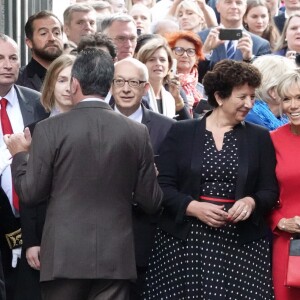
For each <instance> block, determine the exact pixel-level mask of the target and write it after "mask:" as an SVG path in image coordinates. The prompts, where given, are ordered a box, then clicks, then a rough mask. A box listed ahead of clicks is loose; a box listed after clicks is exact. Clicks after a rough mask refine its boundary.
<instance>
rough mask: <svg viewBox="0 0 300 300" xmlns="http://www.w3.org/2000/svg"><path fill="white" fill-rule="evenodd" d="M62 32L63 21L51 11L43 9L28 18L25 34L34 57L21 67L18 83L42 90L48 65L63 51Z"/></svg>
mask: <svg viewBox="0 0 300 300" xmlns="http://www.w3.org/2000/svg"><path fill="white" fill-rule="evenodd" d="M62 33H63V28H62V23H61V22H60V21H59V19H58V18H57V17H56V16H55V15H54V14H53V13H51V12H49V11H45V10H43V11H40V12H38V13H36V14H34V15H32V16H30V17H29V18H28V20H27V22H26V24H25V34H26V44H27V46H28V48H29V49H30V50H31V56H32V58H31V61H30V62H29V63H28V64H27V65H26V66H25V67H22V68H21V69H20V74H19V78H18V81H17V84H18V85H22V86H26V87H28V88H31V89H34V90H36V91H38V92H40V91H41V87H42V84H43V81H44V77H45V74H46V71H47V69H48V67H49V66H50V64H51V63H52V61H53V60H54V59H56V58H57V57H59V56H60V55H61V54H62V53H63V35H62Z"/></svg>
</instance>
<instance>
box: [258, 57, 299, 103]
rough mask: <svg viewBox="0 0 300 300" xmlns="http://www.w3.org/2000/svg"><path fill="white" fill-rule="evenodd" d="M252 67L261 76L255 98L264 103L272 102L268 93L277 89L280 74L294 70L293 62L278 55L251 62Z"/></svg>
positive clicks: (259, 58)
mask: <svg viewBox="0 0 300 300" xmlns="http://www.w3.org/2000/svg"><path fill="white" fill-rule="evenodd" d="M253 65H254V66H255V67H256V68H258V70H259V71H260V73H261V74H262V84H261V86H260V87H258V88H257V89H256V91H255V94H256V97H257V98H258V99H261V100H263V101H265V102H267V103H268V102H271V101H273V98H272V97H271V96H270V94H269V91H270V90H271V89H274V88H276V87H277V85H278V84H279V83H280V80H281V78H280V77H281V76H282V74H285V73H286V72H289V71H291V70H294V69H295V68H296V67H297V66H296V64H295V62H294V61H293V60H291V59H288V58H286V57H284V56H280V55H263V56H260V57H258V58H257V59H255V60H254V61H253Z"/></svg>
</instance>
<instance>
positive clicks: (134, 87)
mask: <svg viewBox="0 0 300 300" xmlns="http://www.w3.org/2000/svg"><path fill="white" fill-rule="evenodd" d="M148 79H149V75H148V70H147V67H146V66H145V65H144V64H143V63H141V62H140V61H138V60H137V59H135V58H124V59H123V60H121V61H118V62H116V63H115V73H114V81H113V85H112V88H111V91H112V95H113V97H114V99H115V102H116V107H117V109H118V110H119V111H120V112H121V113H122V114H123V115H125V116H127V117H128V116H130V115H132V114H133V113H134V112H136V111H137V110H138V109H139V107H140V105H141V102H142V97H143V96H144V95H145V94H146V93H147V92H148V90H149V86H150V85H149V83H148Z"/></svg>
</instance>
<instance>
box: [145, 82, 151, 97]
mask: <svg viewBox="0 0 300 300" xmlns="http://www.w3.org/2000/svg"><path fill="white" fill-rule="evenodd" d="M149 89H150V83H149V82H147V83H145V85H144V96H145V95H146V94H147V93H148V91H149Z"/></svg>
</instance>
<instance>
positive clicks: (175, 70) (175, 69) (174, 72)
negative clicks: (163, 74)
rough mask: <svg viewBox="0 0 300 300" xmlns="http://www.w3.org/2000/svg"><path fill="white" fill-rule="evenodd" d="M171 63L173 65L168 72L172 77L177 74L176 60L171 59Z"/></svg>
mask: <svg viewBox="0 0 300 300" xmlns="http://www.w3.org/2000/svg"><path fill="white" fill-rule="evenodd" d="M172 61H173V64H172V68H171V70H170V71H171V73H172V75H173V76H174V75H176V73H177V59H176V58H173V59H172Z"/></svg>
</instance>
